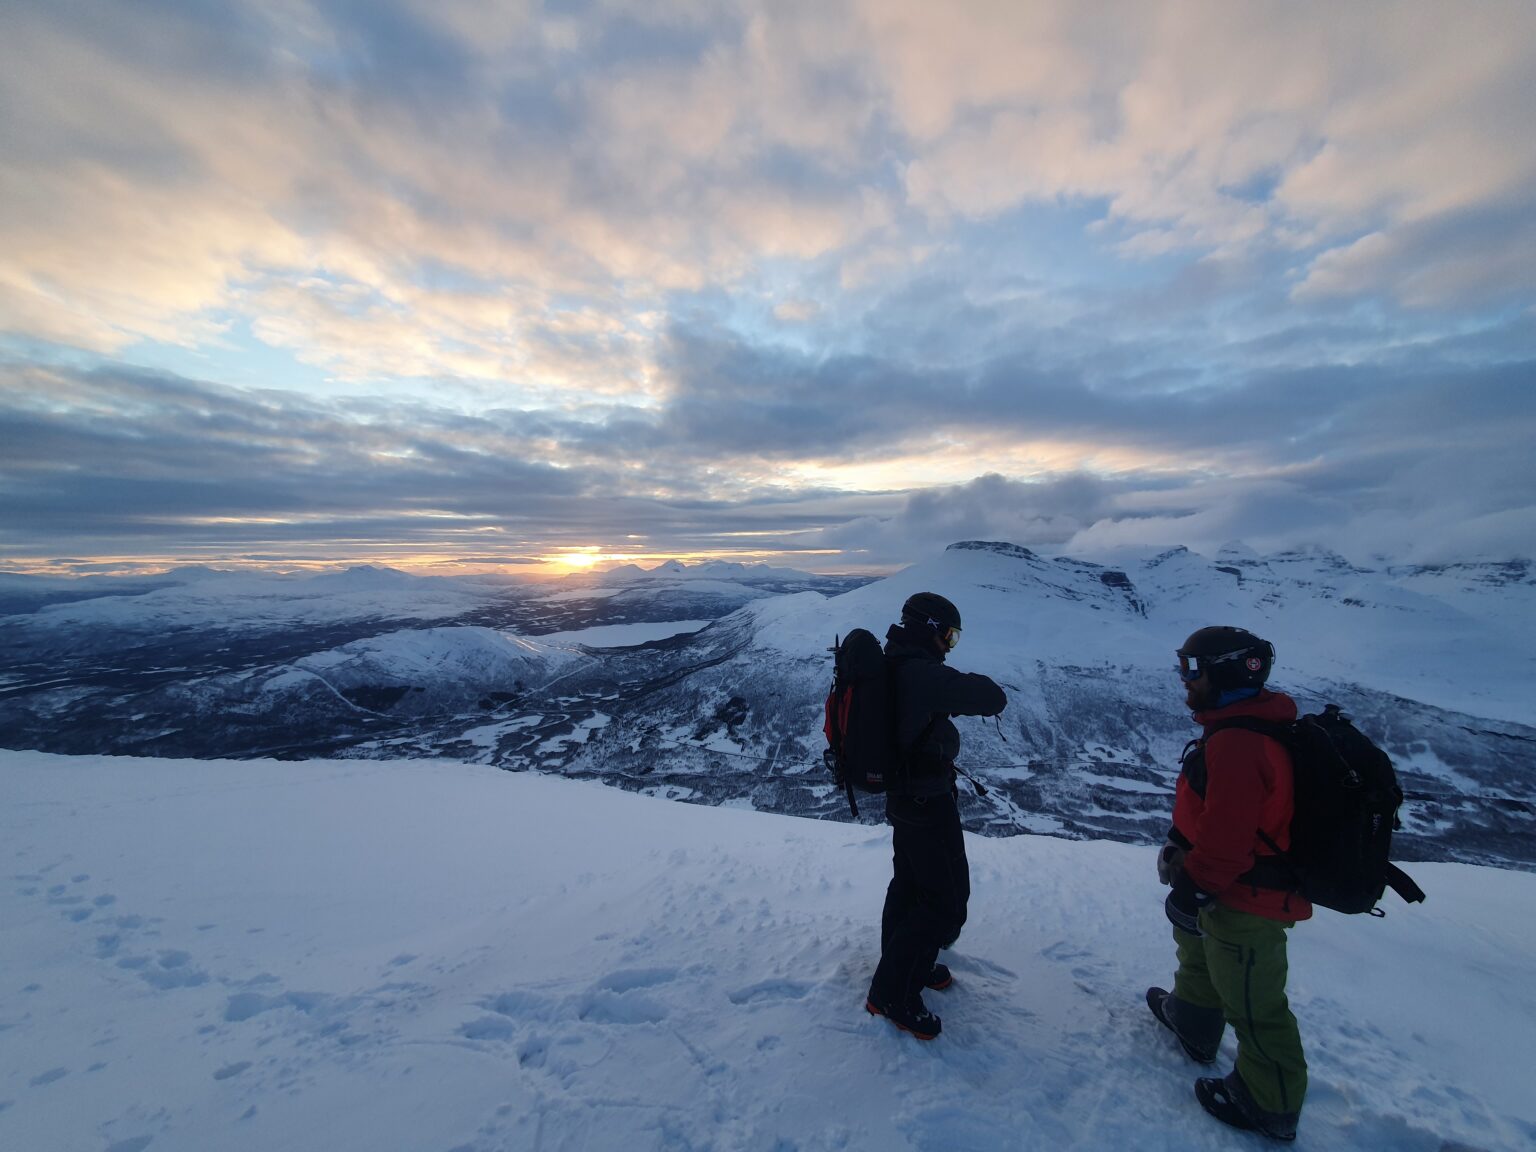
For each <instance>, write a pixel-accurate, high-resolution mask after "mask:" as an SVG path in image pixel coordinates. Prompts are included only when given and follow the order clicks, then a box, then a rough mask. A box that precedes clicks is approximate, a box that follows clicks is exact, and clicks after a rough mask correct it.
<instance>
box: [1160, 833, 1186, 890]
mask: <svg viewBox="0 0 1536 1152" xmlns="http://www.w3.org/2000/svg"><path fill="white" fill-rule="evenodd" d="M1183 870H1184V849H1182V848H1180V847H1179V846H1178V845H1177V844H1175V843H1174V842H1173V841H1172V840H1170V841H1168V843H1166V844H1164V845H1163V847H1162V850H1161V851H1159V852H1158V854H1157V879H1158V882H1159V883H1160V884H1162V885H1163V886H1164V887H1166V886H1168V885H1170V884H1172V883H1173V878H1174V877H1175V876H1177V875H1178V874H1179V873H1180V872H1182V871H1183Z"/></svg>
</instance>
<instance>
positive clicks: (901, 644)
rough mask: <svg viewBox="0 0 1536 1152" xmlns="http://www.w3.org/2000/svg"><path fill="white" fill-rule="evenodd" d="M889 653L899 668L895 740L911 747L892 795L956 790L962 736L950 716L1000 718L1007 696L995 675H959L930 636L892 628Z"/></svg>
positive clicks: (887, 638)
mask: <svg viewBox="0 0 1536 1152" xmlns="http://www.w3.org/2000/svg"><path fill="white" fill-rule="evenodd" d="M885 654H886V655H887V656H889V657H890V658H891V659H892V660H894V661H895V664H896V710H897V719H896V738H897V740H898V742H899V743H900V746H901V747H902V748H903V749H910V753H909V755H908V757H907V770H906V771H905V772H900V771H898V772H896V773H894V774H893V775H894V777H895V779H894V781H893V782H892V783H891V784H890V786H889V791H890V792H892V793H894V794H898V795H907V796H937V795H940V794H942V793H945V792H948V791H949V790H950V789H951V788H953V787H954V783H955V773H954V763H955V757H956V756H958V755H959V754H960V733H959V731H957V730H956V728H955V726H954V725H953V724H952V723H950V720H949V718H950V717H951V716H996V715H997V714H998V713H999V712H1001V711H1002V710H1003V709H1004V708H1006V707H1007V706H1008V697H1007V696H1006V695H1005V694H1004V692H1003V690H1002V689H1001V688H999V687H998V686H997V683H996V682H995V681H994V680H993V679H992V678H991V677H990V676H983V675H981V674H980V673H979V672H958V671H956V670H955V669H953V668H951V667H949V666H948V665H947V664H945V663H944V657H943V656H941V655H940V654H939V653H938V652H936V651H935V650H934V645H933V642H932V641H931V640H930V639H928V637H927V635H926V632H918V631H916V630H913V629H908V628H905V627H903V626H902V625H900V624H893V625H891V628H890V631H888V632H887V633H886V634H885Z"/></svg>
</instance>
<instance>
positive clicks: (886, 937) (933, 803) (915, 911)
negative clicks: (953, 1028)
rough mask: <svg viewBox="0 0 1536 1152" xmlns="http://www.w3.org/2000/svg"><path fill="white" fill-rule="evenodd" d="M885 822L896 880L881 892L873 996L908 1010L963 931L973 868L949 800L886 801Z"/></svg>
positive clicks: (952, 800)
mask: <svg viewBox="0 0 1536 1152" xmlns="http://www.w3.org/2000/svg"><path fill="white" fill-rule="evenodd" d="M886 819H887V820H888V821H889V822H890V824H891V828H892V834H891V844H892V848H893V855H894V859H895V864H894V869H893V871H894V875H893V878H892V880H891V886H890V887H889V888H887V890H886V905H885V911H884V913H883V914H882V916H881V954H880V964H879V966H878V967H877V968H876V969H875V976H874V979H873V981H872V982H871V985H870V989H871V992H872V993H874V994H875V995H876V996H877V997H879V998H882V999H886V1000H891V1001H895V1002H898V1003H908V1002H910V1001H912V1000H915V999H919V998H920V997H921V995H922V990H923V985H924V982H925V981H926V980H927V978H928V974H929V973H930V972H931V971H932V970H933V964H934V961H935V960H936V959H937V957H938V954H939V949H940V948H943V947H948V946H949V945H950V944H953V943H954V941H955V940H956V938H957V937H959V935H960V929H961V928H962V927H963V926H964V924H965V918H966V914H967V908H968V905H969V902H970V895H971V877H970V864H969V862H968V861H967V859H966V855H965V834H964V832H963V831H962V830H961V827H960V810H959V807H958V806H957V803H956V801H955V798H954V797H953V796H952V795H945V796H933V797H927V798H924V799H914V798H911V797H900V796H891V797H888V798H887V800H886Z"/></svg>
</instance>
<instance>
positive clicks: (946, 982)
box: [923, 964, 955, 992]
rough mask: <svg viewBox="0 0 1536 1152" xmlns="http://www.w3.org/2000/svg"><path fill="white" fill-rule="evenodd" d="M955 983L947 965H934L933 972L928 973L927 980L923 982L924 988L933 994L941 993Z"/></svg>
mask: <svg viewBox="0 0 1536 1152" xmlns="http://www.w3.org/2000/svg"><path fill="white" fill-rule="evenodd" d="M954 982H955V977H954V975H953V974H952V973H951V972H950V970H949V965H947V964H935V965H934V966H933V971H932V972H930V973H928V979H926V980H924V981H923V987H924V988H932V989H933V990H934V991H935V992H942V991H944V989H946V988H948V987H949V986H950V985H951V984H953V983H954Z"/></svg>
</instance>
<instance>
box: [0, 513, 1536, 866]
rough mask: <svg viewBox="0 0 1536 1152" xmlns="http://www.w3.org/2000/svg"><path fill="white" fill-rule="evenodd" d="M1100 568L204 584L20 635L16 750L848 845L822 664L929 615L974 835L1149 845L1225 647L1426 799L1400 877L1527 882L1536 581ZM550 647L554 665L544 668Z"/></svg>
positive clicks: (671, 572)
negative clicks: (632, 629) (214, 763)
mask: <svg viewBox="0 0 1536 1152" xmlns="http://www.w3.org/2000/svg"><path fill="white" fill-rule="evenodd" d="M1112 559H1113V561H1114V562H1113V563H1108V562H1106V563H1099V562H1090V561H1086V560H1078V559H1073V558H1069V557H1057V558H1048V557H1044V556H1042V555H1040V554H1039V553H1038V552H1036V551H1033V550H1031V549H1029V548H1025V547H1022V546H1019V545H1016V544H1011V543H1008V542H1000V541H979V540H967V541H961V542H959V543H956V544H954V545H952V546H950V547H949V548H948V549H947V550H946V551H945V552H944V553H943V554H942V555H940V556H937V557H934V558H933V559H931V560H928V561H925V562H923V563H921V564H917V565H914V566H912V567H911V568H908V569H906V570H904V571H902V572H899V573H897V574H895V575H893V576H890V577H887V578H884V579H881V580H856V581H846V582H839V581H838V580H837V579H835V578H818V577H814V576H812V575H810V574H807V573H796V572H793V571H792V570H789V571H786V570H783V569H771V568H768V567H767V566H757V565H741V566H732V565H726V566H720V565H697V566H681V565H679V566H674V567H668V566H667V565H662V566H660V567H659V568H658V569H651V570H646V571H643V572H642V573H639V574H636V573H632V572H622V571H620V572H619V573H617V574H606V577H605V578H603V579H591V578H586V579H582V580H575V581H572V580H569V579H568V580H562V581H558V582H553V583H550V584H546V585H539V586H519V587H509V586H506V585H495V586H491V585H486V584H484V583H479V584H477V583H474V582H472V581H465V580H460V579H455V578H444V577H432V578H423V577H412V576H409V575H406V574H402V573H390V572H380V571H377V570H373V571H368V570H363V571H358V572H353V573H339V574H336V575H335V576H333V577H331V578H329V579H319V578H310V579H305V580H296V581H278V582H272V581H268V582H263V581H260V580H253V579H251V578H245V579H243V580H209V581H199V582H195V584H189V585H184V586H181V587H180V588H178V589H175V590H168V589H159V590H155V591H152V592H148V593H145V594H143V595H141V596H137V597H112V598H111V599H110V600H93V601H89V602H84V603H81V604H76V605H63V606H60V605H55V606H50V607H46V608H43V609H41V610H39V611H37V612H35V613H33V614H31V615H30V616H13V617H11V618H10V619H9V620H8V621H7V624H8V625H10V626H12V627H9V628H8V630H7V636H8V641H7V643H8V644H9V645H11V647H10V648H8V649H7V653H6V654H7V657H8V663H7V665H6V666H5V667H3V668H0V676H3V677H4V678H5V679H4V680H3V681H0V726H3V729H4V731H5V733H6V736H5V738H4V739H5V740H6V742H8V743H10V744H11V745H12V746H15V747H34V748H39V749H42V750H49V751H68V752H105V751H116V752H129V753H134V754H141V755H156V756H204V757H214V756H249V755H257V754H265V755H283V756H292V757H307V756H368V757H383V756H391V757H399V756H411V755H415V756H450V757H456V758H461V759H469V760H477V761H483V762H488V763H493V764H499V765H501V766H503V767H507V768H511V769H532V770H538V771H553V772H561V773H565V774H570V775H581V776H591V777H594V778H598V779H603V780H606V781H609V782H612V783H616V784H619V785H621V786H623V787H627V788H632V789H636V790H644V791H652V792H656V793H658V794H661V795H667V796H673V797H676V798H680V799H688V800H694V801H697V802H704V803H725V802H730V803H750V804H752V805H753V806H756V807H759V808H763V809H767V810H771V811H780V812H787V813H795V814H801V815H815V816H832V817H838V816H841V815H842V814H844V813H845V811H846V809H845V805H844V804H843V801H842V799H841V797H840V796H838V795H837V794H836V793H835V792H834V791H833V790H832V788H831V785H830V781H829V780H828V779H827V778H826V776H825V773H824V771H823V770H822V769H821V768H820V765H819V758H820V748H821V742H822V741H821V735H820V706H821V697H822V695H823V693H824V692H825V690H826V686H827V682H828V678H829V676H830V664H829V657H828V655H827V651H826V649H827V646H828V645H829V644H830V643H831V642H832V639H833V637H834V636H836V635H838V634H842V633H846V632H847V631H848V629H849V628H851V627H854V626H857V625H863V626H865V627H869V628H871V629H873V630H875V631H876V633H877V634H880V633H883V631H884V629H885V626H886V625H887V624H888V623H890V622H892V621H894V620H895V618H896V616H897V614H898V612H899V608H900V605H901V603H902V601H903V600H904V599H905V598H906V596H908V595H910V594H911V593H912V592H915V591H920V590H933V591H938V592H942V593H943V594H944V595H946V596H949V597H950V598H951V599H953V600H954V601H955V602H956V604H957V605H959V607H960V610H961V613H962V616H963V619H964V629H963V632H962V639H961V643H960V647H959V648H958V649H957V650H956V652H955V653H954V655H953V657H952V660H953V662H954V663H955V664H956V666H958V667H961V668H964V669H966V670H975V671H981V672H985V673H987V674H988V675H991V676H993V677H994V678H995V679H997V680H998V681H999V683H1001V684H1003V685H1004V687H1005V689H1006V690H1007V691H1008V693H1009V696H1010V705H1009V707H1008V709H1007V711H1006V712H1005V713H1004V714H1003V716H1002V717H1001V718H1000V720H999V722H998V723H996V724H995V725H991V724H987V725H984V724H981V723H979V722H976V721H963V722H962V724H961V726H962V731H963V733H964V737H965V749H964V754H963V755H964V761H965V763H966V765H967V766H968V767H969V768H971V769H972V770H974V771H976V772H977V773H978V774H979V775H981V776H982V777H983V778H984V779H986V781H987V782H988V785H989V787H990V789H991V796H990V797H989V798H988V799H987V800H986V801H981V800H976V799H973V800H971V801H969V802H968V804H967V821H968V824H969V826H970V827H972V828H973V829H974V830H976V831H981V832H986V833H989V834H1010V833H1016V832H1019V831H1036V832H1047V833H1051V834H1056V835H1065V836H1074V837H1085V836H1108V837H1114V838H1118V839H1130V840H1140V839H1154V838H1156V837H1157V836H1160V835H1161V832H1162V829H1163V828H1164V827H1165V826H1166V818H1167V803H1168V801H1167V796H1168V793H1169V791H1170V790H1171V787H1172V782H1173V772H1174V767H1175V765H1176V763H1177V757H1178V752H1179V749H1180V748H1181V747H1182V746H1183V744H1184V741H1185V740H1186V739H1187V738H1188V737H1189V735H1190V722H1189V718H1188V716H1187V715H1186V714H1185V712H1184V709H1183V704H1182V692H1181V691H1180V689H1179V685H1178V682H1177V679H1176V677H1174V675H1173V672H1172V665H1173V664H1174V655H1173V651H1174V649H1175V648H1176V647H1177V646H1178V644H1179V642H1180V641H1182V639H1183V638H1184V637H1185V636H1186V635H1187V634H1188V633H1190V632H1192V631H1193V630H1194V629H1196V628H1198V627H1201V626H1203V625H1206V624H1211V623H1233V624H1240V625H1242V626H1244V627H1248V628H1251V629H1252V630H1254V631H1256V632H1258V633H1260V634H1261V635H1264V636H1265V637H1267V638H1269V639H1271V640H1272V641H1273V642H1274V643H1275V645H1276V648H1277V650H1278V660H1277V664H1276V670H1275V674H1274V684H1275V686H1276V687H1279V688H1281V689H1284V690H1286V691H1289V692H1291V693H1293V694H1294V695H1295V696H1296V697H1297V698H1298V700H1299V702H1301V704H1302V705H1303V707H1304V708H1316V707H1320V706H1321V704H1322V703H1325V702H1328V701H1335V702H1338V703H1340V704H1341V705H1343V706H1344V707H1345V709H1346V710H1347V711H1349V712H1351V713H1352V714H1354V715H1355V716H1356V717H1357V719H1358V721H1359V722H1360V724H1361V725H1362V727H1364V728H1365V729H1366V730H1367V731H1369V732H1371V733H1372V734H1373V735H1374V736H1376V738H1377V739H1378V740H1379V741H1380V742H1382V744H1383V746H1385V747H1387V748H1388V750H1389V751H1390V752H1391V754H1392V755H1393V757H1394V759H1395V760H1396V761H1397V763H1398V765H1399V769H1400V771H1401V773H1402V775H1403V777H1404V780H1405V787H1406V788H1407V789H1408V791H1409V792H1410V794H1411V795H1412V796H1413V797H1414V802H1413V803H1412V804H1410V806H1409V808H1408V810H1407V812H1406V815H1405V822H1406V827H1405V830H1404V834H1403V837H1402V842H1403V844H1404V845H1405V846H1406V850H1408V851H1412V852H1416V853H1418V854H1421V855H1428V856H1436V857H1440V858H1450V859H1463V860H1476V861H1482V862H1493V863H1502V864H1512V865H1516V866H1522V867H1531V866H1536V839H1533V829H1536V815H1533V812H1532V806H1531V804H1530V801H1529V797H1530V796H1531V793H1532V788H1531V785H1532V780H1533V767H1532V765H1533V763H1536V699H1533V694H1532V693H1531V692H1530V686H1531V685H1532V684H1536V591H1533V589H1536V580H1533V576H1532V572H1531V568H1530V566H1529V565H1528V564H1524V563H1523V562H1519V561H1513V562H1509V563H1506V564H1458V565H1441V566H1392V565H1383V566H1381V567H1378V568H1366V567H1361V566H1358V565H1354V564H1350V563H1348V562H1347V561H1345V560H1343V558H1341V557H1338V556H1337V555H1336V554H1334V553H1331V552H1327V551H1326V550H1321V549H1307V550H1290V551H1286V552H1281V553H1277V554H1274V555H1271V556H1259V555H1257V554H1255V553H1253V552H1251V551H1249V550H1247V549H1244V548H1241V547H1232V548H1227V549H1223V550H1222V551H1221V552H1220V553H1219V554H1218V555H1217V556H1216V557H1214V558H1206V557H1203V556H1199V555H1197V554H1195V553H1192V552H1190V551H1188V550H1187V549H1184V548H1178V547H1175V548H1169V549H1163V550H1145V551H1140V552H1127V553H1124V554H1122V555H1119V556H1116V557H1113V558H1112ZM802 585H808V587H805V586H802ZM703 620H709V621H712V623H709V624H708V625H707V626H706V627H703V628H699V627H698V622H699V621H703ZM641 621H653V622H666V621H676V622H678V623H677V625H676V629H677V633H678V634H675V635H672V636H670V637H667V638H662V639H654V640H650V641H648V642H645V643H642V644H638V645H631V646H628V647H623V648H604V647H592V646H586V647H583V646H582V645H581V642H580V635H581V629H582V628H583V627H594V626H602V627H604V628H610V629H611V628H612V627H613V626H627V625H634V624H637V623H639V622H641ZM683 622H688V623H687V625H686V626H685V625H684V623H683ZM556 632H558V633H560V635H561V636H564V637H566V638H567V640H566V641H565V642H562V643H560V644H558V645H554V644H545V643H541V641H540V635H543V634H552V633H556ZM652 633H653V634H655V630H654V629H653V630H652ZM604 634H606V633H604ZM595 635H597V634H595Z"/></svg>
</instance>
